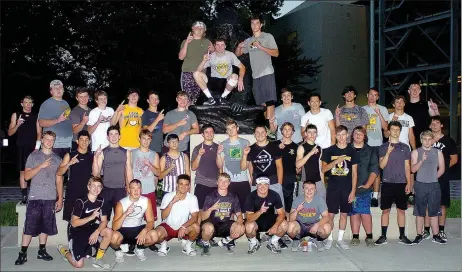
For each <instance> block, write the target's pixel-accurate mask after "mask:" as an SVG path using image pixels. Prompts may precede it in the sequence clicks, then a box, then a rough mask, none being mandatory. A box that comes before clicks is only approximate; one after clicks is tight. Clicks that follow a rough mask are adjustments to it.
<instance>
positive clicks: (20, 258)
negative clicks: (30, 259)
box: [14, 252, 27, 265]
mask: <svg viewBox="0 0 462 272" xmlns="http://www.w3.org/2000/svg"><path fill="white" fill-rule="evenodd" d="M24 263H27V252H19V256H18V259H17V260H16V262H14V264H15V265H23V264H24Z"/></svg>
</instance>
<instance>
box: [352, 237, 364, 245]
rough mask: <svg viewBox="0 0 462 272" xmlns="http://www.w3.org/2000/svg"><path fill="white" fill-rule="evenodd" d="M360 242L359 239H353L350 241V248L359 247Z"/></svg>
mask: <svg viewBox="0 0 462 272" xmlns="http://www.w3.org/2000/svg"><path fill="white" fill-rule="evenodd" d="M360 242H361V241H359V238H353V239H351V241H350V246H359V243H360Z"/></svg>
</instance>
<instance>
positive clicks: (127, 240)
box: [119, 225, 146, 245]
mask: <svg viewBox="0 0 462 272" xmlns="http://www.w3.org/2000/svg"><path fill="white" fill-rule="evenodd" d="M145 227H146V225H141V226H138V227H121V228H120V229H119V232H120V234H122V236H123V240H122V244H129V245H133V244H136V237H137V236H138V234H140V232H141V231H142V230H143V229H144V228H145Z"/></svg>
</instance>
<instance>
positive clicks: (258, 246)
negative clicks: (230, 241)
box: [247, 241, 261, 254]
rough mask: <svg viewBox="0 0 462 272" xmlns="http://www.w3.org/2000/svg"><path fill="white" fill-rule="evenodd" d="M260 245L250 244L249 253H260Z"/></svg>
mask: <svg viewBox="0 0 462 272" xmlns="http://www.w3.org/2000/svg"><path fill="white" fill-rule="evenodd" d="M260 245H261V244H260V242H258V241H257V243H256V244H252V243H250V242H249V251H247V253H249V254H255V253H256V252H257V251H258V249H259V248H260Z"/></svg>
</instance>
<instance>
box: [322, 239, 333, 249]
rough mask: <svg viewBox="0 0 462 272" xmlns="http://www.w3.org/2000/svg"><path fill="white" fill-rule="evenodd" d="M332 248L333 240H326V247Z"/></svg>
mask: <svg viewBox="0 0 462 272" xmlns="http://www.w3.org/2000/svg"><path fill="white" fill-rule="evenodd" d="M331 248H332V240H325V241H324V249H325V250H329V249H331Z"/></svg>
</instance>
